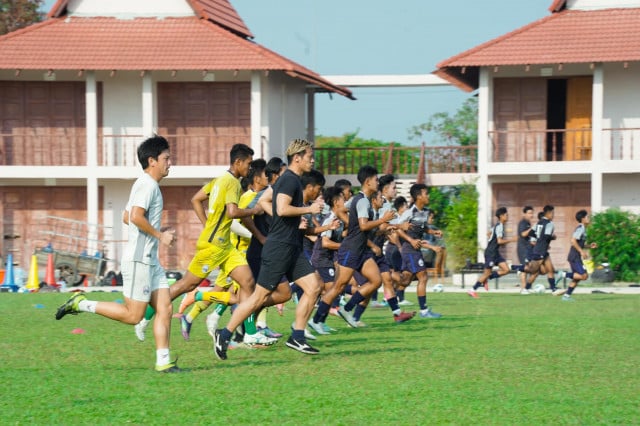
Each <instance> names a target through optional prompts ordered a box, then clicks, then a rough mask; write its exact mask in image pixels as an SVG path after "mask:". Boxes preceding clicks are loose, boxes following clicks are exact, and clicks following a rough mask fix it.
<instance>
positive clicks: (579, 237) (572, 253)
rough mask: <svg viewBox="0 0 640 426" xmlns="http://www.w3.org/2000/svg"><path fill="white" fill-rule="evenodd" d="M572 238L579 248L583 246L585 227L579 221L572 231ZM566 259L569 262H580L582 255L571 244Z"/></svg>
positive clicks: (585, 236)
mask: <svg viewBox="0 0 640 426" xmlns="http://www.w3.org/2000/svg"><path fill="white" fill-rule="evenodd" d="M572 238H575V240H576V241H577V242H578V245H579V246H580V248H584V244H585V242H586V241H587V228H585V226H584V225H583V224H582V223H581V224H580V225H578V226H577V227H576V230H575V231H573V235H572ZM567 260H568V261H569V262H582V256H580V253H579V252H578V250H576V248H575V247H574V246H573V245H571V248H570V249H569V256H568V257H567Z"/></svg>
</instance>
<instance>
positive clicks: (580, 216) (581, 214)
mask: <svg viewBox="0 0 640 426" xmlns="http://www.w3.org/2000/svg"><path fill="white" fill-rule="evenodd" d="M588 214H589V213H587V211H586V210H584V209H583V210H578V212H577V213H576V220H577V221H578V223H582V219H584V218H585V217H587V215H588Z"/></svg>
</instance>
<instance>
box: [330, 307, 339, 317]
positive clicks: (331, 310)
mask: <svg viewBox="0 0 640 426" xmlns="http://www.w3.org/2000/svg"><path fill="white" fill-rule="evenodd" d="M329 315H333V316H335V317H339V316H340V314H339V313H338V308H331V309H329Z"/></svg>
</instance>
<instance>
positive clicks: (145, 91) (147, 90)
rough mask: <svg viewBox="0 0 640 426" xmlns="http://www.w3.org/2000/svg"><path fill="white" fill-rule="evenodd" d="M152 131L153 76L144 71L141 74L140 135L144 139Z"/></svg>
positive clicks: (151, 133)
mask: <svg viewBox="0 0 640 426" xmlns="http://www.w3.org/2000/svg"><path fill="white" fill-rule="evenodd" d="M153 133H154V125H153V76H152V75H151V72H150V71H145V72H144V74H143V75H142V135H143V138H144V139H146V138H148V137H151V136H153Z"/></svg>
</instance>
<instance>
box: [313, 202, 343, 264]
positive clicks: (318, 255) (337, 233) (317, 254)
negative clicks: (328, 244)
mask: <svg viewBox="0 0 640 426" xmlns="http://www.w3.org/2000/svg"><path fill="white" fill-rule="evenodd" d="M335 218H336V216H335V215H334V214H333V212H331V213H330V214H329V215H328V216H327V217H326V218H325V220H324V222H322V226H325V225H329V224H331V222H333V220H334V219H335ZM342 231H344V224H343V223H342V221H340V226H338V228H336V229H334V230H331V229H329V230H327V231H324V232H323V233H322V234H321V235H318V239H317V240H316V242H315V244H314V245H313V254H312V255H311V264H312V265H313V266H314V267H316V268H332V267H333V266H334V265H333V258H334V255H335V252H336V251H337V250H331V249H328V248H325V247H322V238H323V237H327V238H329V239H330V240H331V241H333V242H336V243H339V242H341V241H342Z"/></svg>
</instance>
